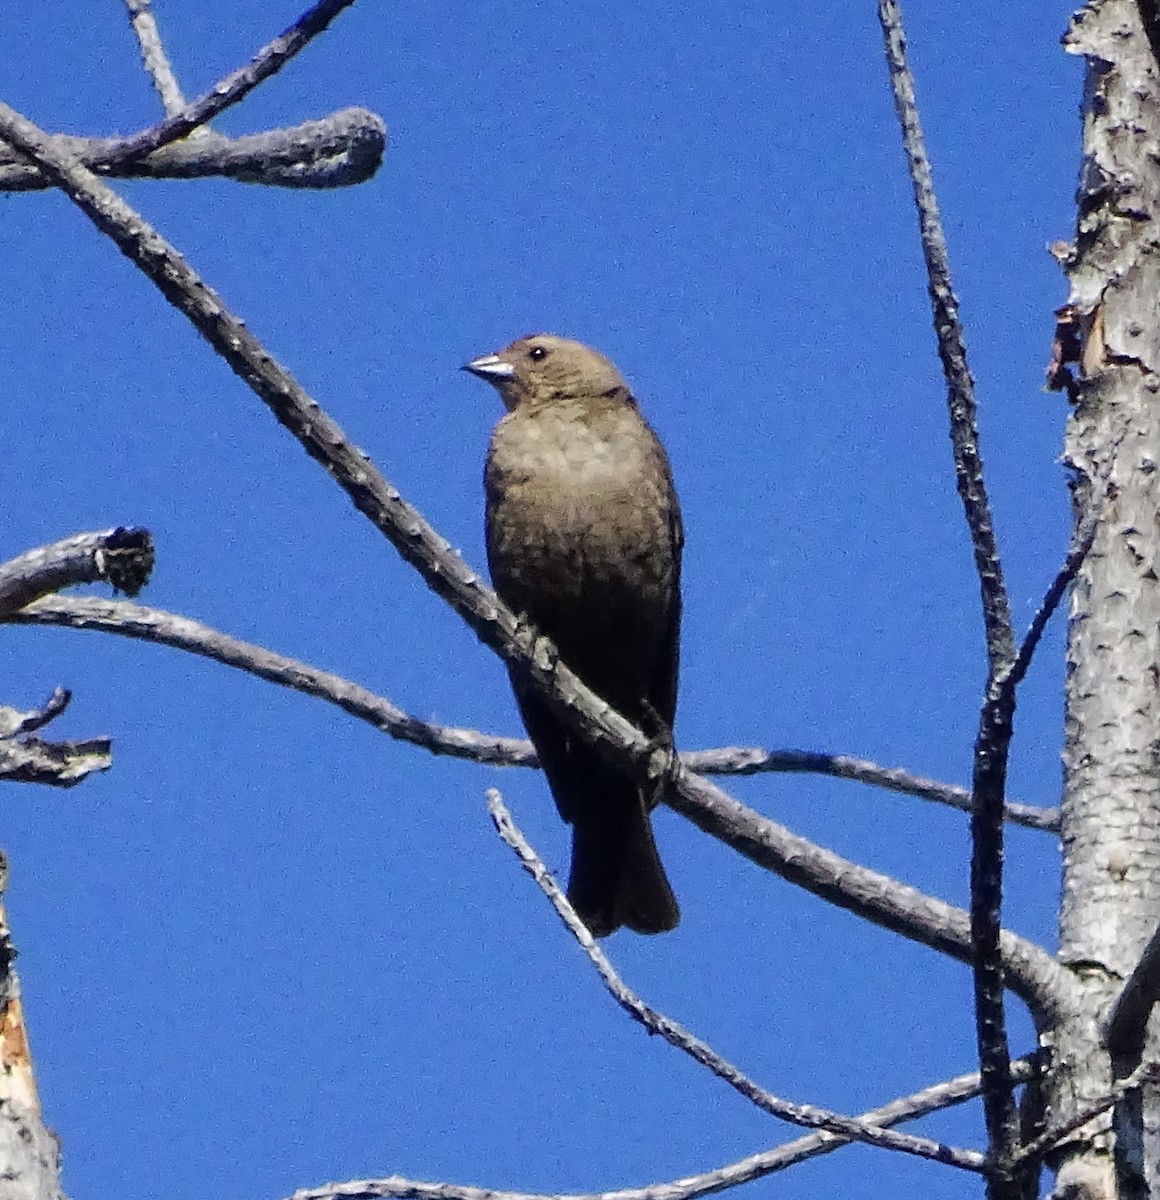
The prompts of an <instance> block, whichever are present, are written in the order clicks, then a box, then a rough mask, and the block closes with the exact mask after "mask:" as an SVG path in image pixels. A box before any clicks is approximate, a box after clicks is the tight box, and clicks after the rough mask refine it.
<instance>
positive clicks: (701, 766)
mask: <svg viewBox="0 0 1160 1200" xmlns="http://www.w3.org/2000/svg"><path fill="white" fill-rule="evenodd" d="M681 761H682V762H683V763H684V764H685V766H687V767H688V768H689V770H690V771H696V772H697V774H699V775H757V774H761V773H763V772H774V773H784V774H804V775H829V776H832V777H833V778H835V779H849V780H851V781H853V782H855V783H868V784H870V785H871V786H872V787H880V788H884V789H885V790H886V791H889V792H901V793H902V794H903V795H907V796H918V797H920V798H921V799H924V800H933V801H935V803H937V804H945V805H947V806H948V807H950V808H957V809H959V810H960V811H962V812H970V811H971V807H972V803H971V793H970V790H969V789H968V788H964V787H955V786H954V785H953V784H949V783H940V782H939V781H938V780H937V779H926V778H924V777H923V776H921V775H915V774H913V773H911V772H910V771H906V770H903V769H902V768H899V767H883V766H881V765H879V764H878V763H874V762H868V761H867V760H866V759H861V758H853V757H852V756H850V755H848V754H824V753H818V752H816V751H812V750H763V749H760V748H758V747H748V746H736V747H723V748H721V749H719V750H694V751H692V752H689V753H684V754H682V755H681ZM1003 811H1004V816H1005V819H1006V820H1008V821H1010V822H1011V823H1012V824H1014V825H1023V826H1026V827H1027V828H1028V829H1039V830H1042V831H1044V832H1047V833H1058V832H1059V809H1058V808H1040V807H1038V806H1036V805H1032V804H1013V803H1009V804H1007V805H1005V807H1004V810H1003Z"/></svg>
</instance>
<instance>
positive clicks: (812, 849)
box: [0, 104, 1076, 1021]
mask: <svg viewBox="0 0 1160 1200" xmlns="http://www.w3.org/2000/svg"><path fill="white" fill-rule="evenodd" d="M0 138H3V139H4V140H6V141H9V142H11V143H13V144H14V145H16V147H17V148H18V149H19V150H21V151H22V152H23V153H25V154H27V155H28V156H29V157H30V158H32V159H33V160H35V161H36V162H37V163H38V164H39V165H40V167H41V168H42V169H43V170H44V171H45V173H46V174H48V175H49V176H50V177H51V178H52V179H53V181H54V182H55V183H56V184H57V185H58V186H60V187H61V189H62V190H63V191H64V192H65V193H66V194H67V195H68V196H69V197H70V199H72V200H73V202H74V203H75V204H76V205H77V206H78V207H79V208H81V210H82V211H83V212H85V213H86V215H88V216H89V218H90V219H91V220H92V221H93V223H94V224H95V225H96V226H97V228H98V229H100V230H101V231H102V232H104V233H105V234H107V235H108V236H109V237H110V238H112V239H113V240H114V241H115V242H116V244H117V245H118V246H119V247H120V249H121V250H122V252H123V253H124V254H126V255H127V256H128V257H129V258H130V259H132V260H133V262H134V263H136V265H137V266H138V267H140V268H141V270H142V271H143V272H144V273H145V274H146V275H147V276H148V277H149V278H150V279H151V280H153V282H154V283H155V284H156V286H157V287H158V289H159V290H160V291H161V292H162V294H163V295H165V296H166V297H167V298H168V299H169V300H170V302H171V303H172V304H173V305H174V306H175V307H176V308H177V309H179V310H180V311H181V312H183V313H185V315H186V316H187V317H188V318H189V319H190V321H191V322H192V323H193V324H194V326H195V327H196V328H197V329H198V330H199V331H200V332H201V333H202V335H203V336H204V337H205V338H206V340H207V341H209V342H210V344H211V345H212V346H213V347H214V349H215V350H216V351H217V353H218V354H219V355H220V356H221V357H222V358H223V359H224V360H225V361H226V362H227V363H228V364H229V365H230V366H231V367H232V368H233V370H234V371H235V372H236V373H237V374H238V375H239V376H240V377H241V378H242V379H243V380H244V381H245V382H246V383H247V384H248V385H249V386H250V387H251V389H252V390H253V391H254V392H255V394H256V395H258V397H259V398H260V399H261V400H262V401H263V402H264V403H266V404H267V405H268V406H269V407H270V409H271V411H272V412H273V413H274V415H275V417H276V418H277V419H278V420H279V421H280V422H281V423H282V424H283V425H285V426H286V427H287V428H288V429H289V430H290V431H291V432H292V433H293V434H294V436H295V437H297V438H298V440H299V442H300V443H301V444H302V446H303V448H304V449H305V450H306V451H307V453H309V454H310V455H311V456H312V457H313V458H315V459H316V460H317V461H318V462H320V463H321V464H322V465H323V466H324V467H325V468H326V470H327V471H329V472H330V474H331V475H332V476H333V477H334V478H335V480H336V481H337V482H338V483H339V484H340V486H341V487H342V488H343V489H344V490H345V491H346V493H347V495H348V496H349V497H350V498H351V500H352V502H353V503H354V504H355V506H356V508H358V509H359V511H360V512H362V513H363V514H364V515H365V516H367V517H368V518H369V519H370V520H371V521H372V522H373V523H374V524H375V526H376V527H377V528H378V529H379V530H380V531H381V532H382V533H383V534H384V536H386V537H387V538H388V540H389V541H390V542H391V544H392V545H393V546H394V547H395V548H396V550H398V552H399V553H400V554H401V555H402V557H403V558H404V560H405V561H406V562H408V563H409V564H410V565H412V566H413V567H415V569H416V570H417V571H418V572H419V573H420V575H421V576H422V577H423V579H424V581H425V582H426V583H427V585H428V586H429V587H430V588H431V589H432V590H433V591H435V592H436V593H437V594H438V595H440V596H441V597H443V599H445V600H446V601H447V602H448V603H449V604H451V606H452V607H453V608H454V609H455V610H456V612H457V613H458V614H459V615H460V616H461V617H462V618H463V620H464V621H465V622H466V623H467V624H468V626H469V627H470V628H471V629H472V630H473V631H474V632H475V634H476V635H477V636H478V637H479V638H480V640H481V641H483V642H484V643H485V644H486V645H488V646H489V647H491V648H492V649H493V650H494V651H495V652H496V653H498V654H499V655H501V656H502V657H503V658H504V659H505V660H506V661H508V662H509V663H512V664H515V665H516V666H517V668H518V669H519V670H520V671H521V672H522V673H523V675H524V676H525V677H526V678H527V679H529V680H531V681H532V682H533V685H534V686H535V687H537V688H538V689H540V691H541V693H542V695H543V696H544V698H545V699H546V700H547V702H548V703H549V704H550V705H551V706H552V707H553V708H554V709H555V710H556V711H557V712H558V713H559V714H560V716H561V718H562V719H563V720H565V721H567V722H568V723H569V725H570V726H571V727H572V728H573V729H575V731H576V732H577V734H578V735H579V736H581V737H583V738H584V739H585V740H586V741H588V742H589V743H590V744H591V745H592V746H593V747H594V748H595V749H596V751H597V752H598V753H599V754H601V755H602V756H603V757H604V758H606V759H607V761H608V762H609V763H611V764H613V765H614V766H616V767H617V768H619V769H620V770H623V771H624V772H625V773H626V774H628V775H630V776H631V777H632V778H634V779H638V780H640V781H641V782H644V781H646V780H655V774H654V768H655V766H656V765H657V762H658V757H660V758H666V759H667V756H665V755H664V754H663V752H661V751H658V749H657V747H656V745H655V743H654V742H652V741H651V740H650V739H648V738H647V737H646V736H645V735H644V734H643V733H642V732H641V731H640V730H639V729H637V728H635V727H634V726H633V725H631V724H629V723H628V722H627V721H626V720H625V719H624V718H623V717H622V716H620V714H618V713H617V712H615V711H614V710H613V709H612V708H610V707H609V705H608V704H607V703H606V702H605V701H603V700H601V699H600V697H598V696H596V695H595V694H594V693H593V692H592V691H591V690H590V689H589V688H587V687H586V686H585V685H584V684H583V682H582V681H581V680H580V679H579V678H578V677H577V676H576V674H575V673H574V672H573V671H571V670H570V669H569V668H568V667H567V665H566V664H564V663H563V662H561V661H560V659H559V655H558V654H557V653H556V651H555V648H554V647H553V646H552V645H551V643H550V642H549V640H548V639H547V638H544V637H542V636H538V633H537V631H536V630H535V629H534V628H533V627H531V626H530V625H529V624H528V623H527V622H521V621H518V620H517V619H516V617H515V615H514V614H513V613H512V612H511V610H510V609H508V608H507V607H506V606H505V605H504V604H503V603H502V602H501V601H500V600H499V598H498V597H497V596H496V595H495V593H494V592H492V591H491V589H490V588H488V587H487V585H486V584H485V583H484V582H483V580H482V579H481V578H480V576H479V575H478V574H477V573H476V572H474V571H472V570H471V569H470V568H469V567H468V566H467V564H466V563H465V562H464V561H463V559H462V558H461V557H460V556H459V555H458V554H456V553H455V551H454V550H453V549H452V548H451V546H449V545H448V543H447V542H446V541H445V540H444V539H443V538H441V537H440V536H439V535H438V533H436V531H435V530H434V529H433V528H432V527H431V526H430V525H429V524H428V523H427V522H426V521H425V520H424V519H423V517H422V516H421V515H420V514H419V513H418V511H417V510H416V509H414V508H413V507H411V505H409V504H407V502H406V501H405V500H404V499H403V498H402V496H401V495H400V494H399V492H398V490H397V489H396V488H394V487H393V486H392V485H391V484H390V483H388V482H387V481H386V480H385V479H384V478H383V477H382V475H381V474H380V473H379V472H378V471H377V470H376V469H375V468H374V466H373V464H372V463H371V462H370V460H369V459H368V458H367V457H366V455H364V454H363V453H362V452H361V451H359V450H357V449H356V448H355V447H353V446H352V445H351V444H350V443H349V441H347V439H346V436H345V434H344V433H343V431H342V430H341V428H339V426H338V425H337V424H336V423H335V422H334V421H333V420H331V419H330V417H329V416H327V414H326V413H325V412H323V410H322V409H321V408H320V406H319V405H318V403H317V402H316V401H315V400H314V399H313V398H312V397H311V396H309V395H308V394H307V393H306V392H305V391H303V389H302V388H301V387H300V386H299V385H298V384H297V382H296V381H295V380H294V379H293V377H292V376H291V375H290V374H289V373H288V372H287V371H286V370H285V369H284V368H283V367H282V366H281V365H280V364H279V363H277V362H276V361H275V360H274V358H273V357H272V356H271V355H270V354H269V352H268V351H266V349H265V348H264V347H263V346H262V345H261V343H260V342H258V340H257V339H256V338H255V337H254V336H253V334H252V333H251V332H250V331H249V330H248V329H247V328H246V326H245V325H244V324H243V323H242V322H241V321H240V320H239V319H238V318H237V317H235V316H234V315H233V314H232V313H231V312H230V311H229V310H228V308H227V307H226V305H225V302H224V301H223V300H222V298H221V297H220V296H218V295H217V294H216V293H215V292H214V291H213V290H212V289H210V288H209V287H208V286H206V284H205V283H203V282H202V281H201V280H200V279H199V278H198V276H197V275H196V274H195V273H194V272H193V271H192V270H191V268H190V267H189V265H188V264H187V263H186V262H185V260H184V259H183V258H182V257H181V256H180V255H179V254H178V253H177V251H176V250H174V248H173V247H172V246H170V245H169V244H168V243H167V242H166V241H165V240H164V239H163V238H162V237H160V235H158V234H157V233H156V231H154V230H153V229H151V228H150V227H149V225H148V224H147V223H146V222H145V221H144V220H143V219H142V218H141V216H140V215H139V214H137V213H136V212H134V211H133V210H132V209H131V208H130V207H129V206H128V205H127V204H125V203H124V201H123V200H121V199H120V197H118V196H117V195H116V194H115V193H114V192H112V191H111V190H110V189H109V188H108V187H107V186H106V185H105V184H103V183H102V182H101V180H99V179H98V178H97V177H96V176H95V175H93V174H92V172H91V171H88V170H86V169H85V168H84V167H82V166H81V165H80V164H78V163H76V162H74V161H73V160H71V159H70V158H69V157H68V156H67V155H62V154H61V153H60V152H59V149H58V148H57V147H56V146H55V145H54V144H53V142H52V139H50V138H48V137H47V136H46V135H45V134H44V133H43V132H42V131H41V130H38V129H37V128H36V127H35V126H34V125H33V124H32V123H31V122H30V121H28V120H27V119H26V118H24V117H21V116H20V115H19V114H18V113H15V112H13V111H12V109H11V108H8V107H7V106H5V105H3V104H0ZM670 782H671V784H672V788H671V792H670V794H669V795H668V796H667V797H666V800H667V802H668V803H669V804H670V806H671V807H673V808H674V809H676V810H677V811H678V812H680V813H681V814H682V815H684V816H685V817H687V818H689V819H690V820H692V821H693V822H694V823H695V824H696V825H697V826H698V827H699V828H701V829H703V830H705V831H706V832H708V833H710V834H711V835H712V836H714V837H717V838H720V839H722V840H723V841H725V842H726V843H727V844H728V845H730V846H732V847H733V848H734V849H736V850H737V851H739V852H740V853H741V854H744V855H745V856H746V857H748V858H750V859H751V860H752V861H754V862H756V863H758V864H760V865H761V866H763V867H765V868H766V869H768V870H772V871H775V872H777V873H778V874H779V875H781V876H782V877H783V878H786V879H789V880H790V881H792V882H795V883H798V884H799V885H801V886H803V887H806V888H807V889H808V890H810V891H811V892H813V893H814V894H815V895H818V896H821V897H823V898H825V899H827V900H830V901H832V902H834V903H836V904H839V905H841V906H842V907H845V908H847V909H849V910H851V911H853V912H857V913H859V914H860V915H862V916H864V917H866V918H867V919H869V920H871V921H874V922H876V923H877V924H880V925H883V926H885V927H886V928H888V929H893V930H895V931H896V932H899V933H902V934H904V935H905V936H907V937H910V938H913V939H915V940H917V941H920V942H922V943H923V944H925V945H929V946H932V947H934V948H936V949H938V950H941V951H943V952H944V953H947V954H951V955H953V956H954V957H956V958H959V959H961V960H962V961H966V962H969V961H970V959H971V955H972V950H971V942H970V931H969V924H968V921H967V915H966V914H965V913H963V912H962V911H961V910H960V909H956V908H955V907H954V906H952V905H949V904H946V903H945V902H944V901H941V900H937V899H935V898H934V897H930V896H924V895H922V893H920V892H918V891H916V890H915V889H913V888H909V887H906V886H904V885H902V884H899V883H898V882H897V881H895V880H892V879H890V878H888V877H887V876H884V875H882V874H881V873H879V872H876V871H871V870H869V869H868V868H865V867H861V866H859V865H858V864H856V863H852V862H850V861H849V860H847V859H844V858H842V857H841V856H840V855H837V854H833V853H832V852H830V851H828V850H825V849H823V848H821V847H819V846H815V845H814V844H813V843H811V842H809V841H807V840H806V839H804V838H800V837H798V836H797V835H796V834H793V833H792V832H791V831H790V830H788V829H786V828H785V827H784V826H782V825H779V824H778V823H777V822H774V821H770V820H768V819H766V818H762V817H760V816H759V815H758V814H756V813H753V812H751V811H750V810H748V809H746V808H745V807H744V806H743V805H740V804H738V803H737V802H736V801H735V800H734V799H733V798H732V797H730V796H728V795H726V794H725V793H724V792H722V791H721V790H720V789H719V788H716V787H714V786H713V785H712V784H711V783H709V782H708V781H706V780H704V779H702V778H701V777H700V776H698V775H694V774H692V773H691V772H689V771H687V770H686V769H685V768H684V767H683V766H681V765H680V764H677V765H676V767H675V769H674V770H673V771H672V774H671V776H670ZM1002 946H1003V953H1004V955H1005V956H1006V960H1007V962H1008V968H1009V972H1010V976H1011V980H1012V987H1013V988H1014V989H1015V990H1016V991H1017V992H1018V994H1019V995H1020V996H1021V997H1023V999H1024V1000H1025V1001H1026V1002H1027V1004H1028V1005H1029V1006H1030V1008H1031V1009H1032V1011H1033V1012H1034V1013H1035V1014H1036V1016H1037V1017H1040V1018H1042V1019H1043V1020H1045V1021H1050V1020H1052V1019H1053V1018H1058V1016H1059V1014H1060V1013H1061V1012H1064V1011H1070V1010H1071V1008H1072V1005H1073V1003H1074V999H1073V998H1074V995H1075V990H1076V989H1075V984H1074V981H1073V980H1072V979H1071V978H1070V976H1069V975H1068V973H1067V972H1066V971H1065V970H1064V969H1063V968H1062V967H1061V966H1060V965H1059V963H1057V962H1056V961H1055V960H1054V959H1053V958H1052V956H1051V955H1049V954H1047V953H1046V952H1045V951H1044V950H1042V949H1041V948H1040V947H1038V946H1035V945H1034V944H1032V943H1030V942H1028V941H1026V940H1025V939H1023V938H1019V937H1016V936H1015V935H1014V934H1010V933H1004V934H1003V938H1002Z"/></svg>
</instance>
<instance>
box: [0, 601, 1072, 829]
mask: <svg viewBox="0 0 1160 1200" xmlns="http://www.w3.org/2000/svg"><path fill="white" fill-rule="evenodd" d="M0 620H6V621H8V622H9V623H11V624H18V625H56V626H59V625H64V626H67V627H69V628H72V629H91V630H98V631H100V632H103V633H115V634H117V635H119V636H121V637H130V638H138V639H140V640H142V641H148V642H156V643H158V644H159V645H163V646H172V647H174V648H175V649H178V650H186V651H189V652H190V653H191V654H198V655H201V656H202V657H203V658H209V659H212V660H213V661H215V662H220V663H222V664H224V665H225V666H229V667H234V668H236V669H238V670H241V671H246V672H247V673H249V674H251V675H256V676H258V678H260V679H266V680H268V681H269V682H270V683H276V684H278V685H279V686H281V687H289V688H293V689H294V690H295V691H300V692H305V693H306V694H307V695H310V696H315V697H317V698H318V699H320V700H325V701H327V702H328V703H330V704H336V705H338V707H339V708H342V709H344V710H345V711H346V712H349V713H350V714H351V716H354V717H358V718H359V719H360V720H363V721H367V722H369V723H370V724H371V725H373V726H375V728H376V729H380V730H382V731H383V732H384V733H387V734H389V735H390V736H391V737H394V738H398V739H399V740H400V741H407V742H412V743H413V744H415V745H416V746H422V747H423V748H424V749H426V750H430V751H431V752H432V753H433V754H445V755H449V756H450V757H453V758H463V759H469V760H471V761H473V762H479V763H484V764H487V765H490V766H499V767H536V766H539V760H538V759H537V757H536V752H535V750H534V749H533V748H532V744H531V742H529V741H528V740H527V739H526V738H510V737H501V736H499V735H498V734H492V733H484V732H480V731H479V730H475V729H463V728H460V727H456V726H453V725H436V724H434V723H432V722H429V721H421V720H420V719H419V718H418V717H416V716H413V715H412V714H411V713H408V712H404V711H403V710H402V709H400V708H398V707H397V706H396V705H394V704H392V703H391V701H389V700H387V699H386V698H385V697H382V696H379V695H377V694H375V693H374V692H370V691H367V690H366V689H365V688H361V687H359V686H358V685H357V684H354V683H351V682H350V681H349V680H347V679H344V678H342V677H341V676H338V675H334V674H332V673H331V672H329V671H323V670H320V669H319V668H317V667H312V666H310V665H309V664H307V663H303V662H300V661H298V660H297V659H293V658H287V657H286V656H284V655H281V654H276V653H275V652H274V651H272V650H267V649H265V648H264V647H262V646H256V645H254V644H253V643H250V642H244V641H241V640H239V639H238V638H234V637H231V636H230V635H228V634H225V633H222V632H220V631H219V630H217V629H212V628H210V626H208V625H203V624H201V623H200V622H198V621H194V620H192V619H190V618H188V617H181V616H177V615H176V614H174V613H168V612H164V611H162V610H161V609H156V608H145V607H143V606H141V605H139V604H130V603H128V602H126V601H121V600H101V599H97V598H95V597H88V596H83V597H64V596H55V597H50V598H47V599H44V600H40V601H37V602H36V603H35V604H32V605H29V606H28V607H27V608H24V609H21V610H20V611H19V612H17V613H13V614H11V615H10V616H8V617H0ZM680 758H681V762H682V763H684V765H685V766H686V767H688V769H689V770H690V771H694V772H696V773H697V774H699V775H756V774H760V773H762V772H777V773H789V772H793V773H797V774H813V775H828V776H832V777H834V778H838V779H848V780H851V781H853V782H855V783H865V784H868V785H870V786H872V787H880V788H883V789H885V790H887V791H892V792H899V793H902V794H904V795H912V796H918V797H920V798H922V799H926V800H935V801H937V802H939V803H941V804H946V805H949V806H951V807H953V808H957V809H961V810H963V811H965V812H969V811H970V807H971V793H970V792H969V791H967V789H966V788H961V787H954V786H952V785H951V784H947V783H939V782H938V781H937V780H934V779H926V778H924V777H922V776H920V775H913V774H911V773H910V772H908V771H904V770H902V769H900V768H898V767H882V766H879V765H878V764H877V763H872V762H867V761H866V760H865V759H859V758H852V757H850V756H849V755H844V754H818V753H813V752H810V751H805V750H765V749H762V748H760V747H756V746H723V747H719V748H716V749H712V750H686V751H684V752H683V753H682V754H681V756H680ZM1007 817H1008V820H1010V821H1013V822H1015V823H1017V824H1020V825H1026V826H1027V827H1028V828H1031V829H1041V830H1047V831H1054V830H1056V829H1058V825H1059V813H1058V811H1057V810H1055V809H1051V808H1035V807H1033V806H1032V805H1028V804H1010V805H1008V806H1007Z"/></svg>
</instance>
